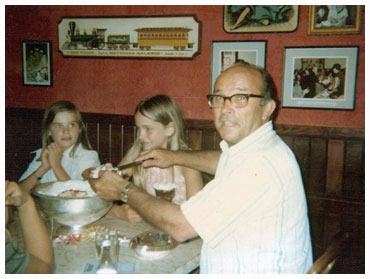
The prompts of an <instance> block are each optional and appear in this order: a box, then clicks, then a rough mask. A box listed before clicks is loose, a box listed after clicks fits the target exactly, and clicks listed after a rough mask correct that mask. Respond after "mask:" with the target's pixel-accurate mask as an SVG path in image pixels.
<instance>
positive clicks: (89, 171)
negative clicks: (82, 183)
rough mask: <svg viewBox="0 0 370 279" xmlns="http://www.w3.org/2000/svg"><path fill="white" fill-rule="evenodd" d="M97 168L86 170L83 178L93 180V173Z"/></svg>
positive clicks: (82, 174)
mask: <svg viewBox="0 0 370 279" xmlns="http://www.w3.org/2000/svg"><path fill="white" fill-rule="evenodd" d="M94 169H95V168H88V169H86V170H84V171H83V172H82V173H81V176H82V178H83V179H85V180H88V179H89V178H91V171H92V170H94Z"/></svg>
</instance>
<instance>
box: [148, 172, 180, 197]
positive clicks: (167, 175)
mask: <svg viewBox="0 0 370 279" xmlns="http://www.w3.org/2000/svg"><path fill="white" fill-rule="evenodd" d="M153 188H154V190H155V195H156V196H157V197H159V198H161V199H164V200H166V201H172V199H173V198H174V196H175V188H176V184H175V175H174V167H169V168H166V169H159V171H158V172H157V175H156V181H155V182H154V183H153Z"/></svg>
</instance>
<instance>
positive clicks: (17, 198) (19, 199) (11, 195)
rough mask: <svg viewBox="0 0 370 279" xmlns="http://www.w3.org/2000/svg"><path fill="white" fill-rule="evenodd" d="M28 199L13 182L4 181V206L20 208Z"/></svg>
mask: <svg viewBox="0 0 370 279" xmlns="http://www.w3.org/2000/svg"><path fill="white" fill-rule="evenodd" d="M29 199H30V195H29V194H28V193H27V192H26V191H23V190H22V189H21V188H20V187H19V185H18V184H17V183H15V182H10V181H5V204H6V205H14V206H17V207H20V206H22V205H24V204H25V203H26V202H27V201H28V200H29Z"/></svg>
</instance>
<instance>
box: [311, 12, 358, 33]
mask: <svg viewBox="0 0 370 279" xmlns="http://www.w3.org/2000/svg"><path fill="white" fill-rule="evenodd" d="M361 18H362V6H355V5H319V6H310V7H309V25H308V34H310V35H317V34H353V33H359V32H360V28H361Z"/></svg>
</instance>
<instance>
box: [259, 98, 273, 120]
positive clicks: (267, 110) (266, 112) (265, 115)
mask: <svg viewBox="0 0 370 279" xmlns="http://www.w3.org/2000/svg"><path fill="white" fill-rule="evenodd" d="M275 108H276V102H275V101H274V100H269V101H268V102H267V104H266V105H264V106H263V107H262V120H263V121H267V120H269V119H270V116H271V115H272V114H273V112H274V110H275Z"/></svg>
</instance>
